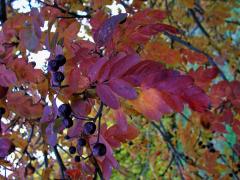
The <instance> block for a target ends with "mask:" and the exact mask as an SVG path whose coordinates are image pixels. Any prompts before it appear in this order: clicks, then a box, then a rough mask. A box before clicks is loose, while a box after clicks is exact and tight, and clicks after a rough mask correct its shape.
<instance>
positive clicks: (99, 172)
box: [92, 156, 104, 180]
mask: <svg viewBox="0 0 240 180" xmlns="http://www.w3.org/2000/svg"><path fill="white" fill-rule="evenodd" d="M92 159H93V164H94V166H95V171H96V172H97V173H98V175H99V177H100V179H101V180H104V177H103V174H102V171H101V168H100V167H99V165H98V163H97V160H96V158H95V157H94V156H93V157H92Z"/></svg>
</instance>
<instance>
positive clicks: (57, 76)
mask: <svg viewBox="0 0 240 180" xmlns="http://www.w3.org/2000/svg"><path fill="white" fill-rule="evenodd" d="M63 80H64V74H63V73H62V72H60V71H57V72H54V73H53V81H54V82H55V83H60V82H62V81H63Z"/></svg>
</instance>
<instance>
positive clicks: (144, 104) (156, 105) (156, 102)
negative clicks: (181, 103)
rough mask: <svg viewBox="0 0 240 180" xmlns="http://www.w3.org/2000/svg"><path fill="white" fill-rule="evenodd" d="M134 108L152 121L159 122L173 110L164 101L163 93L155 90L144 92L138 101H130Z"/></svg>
mask: <svg viewBox="0 0 240 180" xmlns="http://www.w3.org/2000/svg"><path fill="white" fill-rule="evenodd" d="M129 102H130V103H131V104H132V105H133V108H134V109H136V110H137V111H138V112H140V113H142V114H143V115H144V116H146V117H147V118H149V119H151V120H159V119H160V118H161V116H162V115H163V114H165V113H171V112H172V109H171V108H170V106H169V105H168V104H167V103H166V102H165V101H164V99H163V97H162V93H161V92H159V91H158V90H156V89H154V88H150V89H147V90H144V91H143V92H141V93H140V95H139V96H138V98H137V99H136V100H132V101H129Z"/></svg>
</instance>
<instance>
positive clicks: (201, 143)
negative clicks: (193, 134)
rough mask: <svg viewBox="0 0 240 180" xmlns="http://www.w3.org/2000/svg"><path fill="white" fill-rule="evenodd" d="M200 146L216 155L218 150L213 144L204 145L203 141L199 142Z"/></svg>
mask: <svg viewBox="0 0 240 180" xmlns="http://www.w3.org/2000/svg"><path fill="white" fill-rule="evenodd" d="M198 145H199V146H200V147H201V148H202V149H204V148H208V150H209V152H211V153H215V152H216V150H215V148H214V145H213V143H212V142H208V143H207V144H206V145H205V144H203V142H202V141H199V142H198Z"/></svg>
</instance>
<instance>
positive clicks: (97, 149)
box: [65, 122, 107, 162]
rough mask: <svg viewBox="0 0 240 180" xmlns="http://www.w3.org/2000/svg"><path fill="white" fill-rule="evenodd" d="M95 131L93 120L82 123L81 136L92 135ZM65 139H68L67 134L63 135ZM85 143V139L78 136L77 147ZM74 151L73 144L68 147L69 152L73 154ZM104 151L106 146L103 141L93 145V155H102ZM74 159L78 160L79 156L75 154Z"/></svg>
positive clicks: (75, 150) (75, 149)
mask: <svg viewBox="0 0 240 180" xmlns="http://www.w3.org/2000/svg"><path fill="white" fill-rule="evenodd" d="M95 131H96V124H95V123H94V122H86V123H85V124H84V127H83V136H89V135H93V134H94V133H95ZM65 139H69V136H65ZM86 144H87V141H86V139H85V138H83V137H80V138H79V139H78V142H77V146H78V147H79V148H83V147H84V146H86ZM76 152H77V148H76V147H75V146H70V147H69V153H70V154H75V153H76ZM106 152H107V148H106V146H105V145H104V144H103V143H99V142H97V143H96V144H95V145H94V146H93V151H92V155H93V156H104V155H105V154H106ZM74 159H75V162H80V160H81V157H80V156H79V155H76V156H75V158H74Z"/></svg>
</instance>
